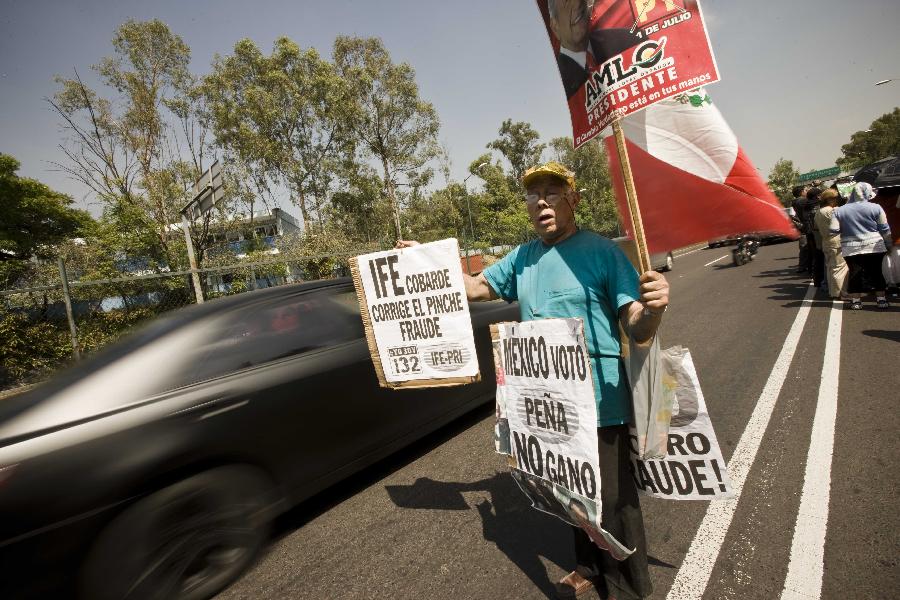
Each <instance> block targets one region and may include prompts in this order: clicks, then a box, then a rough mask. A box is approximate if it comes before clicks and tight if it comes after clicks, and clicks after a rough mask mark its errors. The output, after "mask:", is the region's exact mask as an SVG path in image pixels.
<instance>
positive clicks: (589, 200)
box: [550, 137, 620, 237]
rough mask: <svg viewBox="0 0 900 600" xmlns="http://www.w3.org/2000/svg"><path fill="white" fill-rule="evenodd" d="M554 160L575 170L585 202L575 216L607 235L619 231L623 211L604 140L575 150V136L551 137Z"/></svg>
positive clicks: (576, 179)
mask: <svg viewBox="0 0 900 600" xmlns="http://www.w3.org/2000/svg"><path fill="white" fill-rule="evenodd" d="M550 148H551V150H552V153H553V155H554V160H557V161H559V162H561V163H562V164H564V165H566V166H567V167H568V168H570V169H572V170H573V171H574V172H575V184H576V185H577V186H578V189H579V190H581V202H580V203H579V204H578V209H577V210H576V213H575V216H576V218H577V220H578V224H579V226H581V227H584V228H586V229H590V230H592V231H596V232H597V233H599V234H600V235H603V236H606V237H615V236H617V235H618V234H619V232H620V228H619V212H618V207H617V205H616V197H615V192H614V191H613V187H612V180H611V179H610V174H609V159H608V157H607V156H606V150H605V149H604V147H603V144H602V142H598V141H595V142H590V143H587V144H583V145H582V146H581V147H579V148H578V150H575V148H574V146H573V144H572V138H569V137H558V138H553V139H552V140H550Z"/></svg>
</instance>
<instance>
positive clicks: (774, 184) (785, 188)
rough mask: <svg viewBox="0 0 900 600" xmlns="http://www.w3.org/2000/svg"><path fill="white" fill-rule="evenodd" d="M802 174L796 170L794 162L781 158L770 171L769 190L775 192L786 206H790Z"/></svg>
mask: <svg viewBox="0 0 900 600" xmlns="http://www.w3.org/2000/svg"><path fill="white" fill-rule="evenodd" d="M799 177H800V172H799V171H797V169H795V168H794V162H793V161H790V160H787V159H785V158H779V159H778V161H776V162H775V166H773V167H772V170H771V171H769V181H768V183H769V189H771V190H772V192H774V194H775V195H776V196H778V199H779V200H781V203H782V204H783V205H784V206H790V205H791V201H792V200H793V199H794V195H793V194H792V193H791V190H792V189H793V188H794V186H795V185H797V181H798V178H799Z"/></svg>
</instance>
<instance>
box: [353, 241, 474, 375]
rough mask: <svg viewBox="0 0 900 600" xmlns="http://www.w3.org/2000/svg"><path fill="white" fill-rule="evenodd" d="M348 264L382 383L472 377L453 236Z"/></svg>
mask: <svg viewBox="0 0 900 600" xmlns="http://www.w3.org/2000/svg"><path fill="white" fill-rule="evenodd" d="M350 270H351V272H352V274H353V283H354V285H355V287H356V293H357V296H358V298H359V305H360V312H361V314H362V318H363V324H364V325H365V330H366V340H367V342H368V344H369V351H370V353H371V355H372V362H373V363H374V365H375V372H376V374H377V376H378V381H379V383H380V384H381V385H382V387H390V388H405V387H437V386H447V385H461V384H465V383H472V382H474V381H479V379H480V374H479V370H478V357H477V355H476V353H475V338H474V336H473V334H472V321H471V319H470V317H469V304H468V301H467V300H466V290H465V282H464V281H463V275H462V267H461V266H460V262H459V244H458V243H457V241H456V240H455V239H446V240H440V241H438V242H432V243H430V244H420V245H418V246H413V247H411V248H404V249H398V250H387V251H385V252H374V253H372V254H364V255H361V256H357V257H354V258H353V259H351V261H350Z"/></svg>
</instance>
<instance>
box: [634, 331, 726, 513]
mask: <svg viewBox="0 0 900 600" xmlns="http://www.w3.org/2000/svg"><path fill="white" fill-rule="evenodd" d="M666 352H667V353H669V354H670V356H671V357H672V358H673V360H671V361H669V364H667V365H666V366H667V369H670V370H669V375H671V376H673V377H674V378H675V379H676V388H675V406H673V410H672V421H671V423H670V424H669V440H668V441H669V443H668V452H667V456H666V457H665V458H660V459H653V460H641V459H640V458H639V456H638V444H637V441H638V437H637V434H636V432H635V431H634V429H633V428H632V430H631V436H630V437H631V464H632V476H633V477H634V482H635V484H637V487H638V491H639V492H640V493H642V494H644V495H647V496H652V497H654V498H668V499H670V500H718V499H724V498H730V497H731V496H732V491H731V480H730V479H729V477H728V472H727V470H726V468H725V460H724V459H723V458H722V451H721V449H720V448H719V442H718V440H717V439H716V434H715V432H714V431H713V427H712V422H711V421H710V419H709V412H708V411H707V410H706V402H705V401H704V400H703V392H702V391H701V390H700V382H699V380H698V379H697V371H696V370H695V369H694V362H693V361H692V360H691V354H690V352H688V350H687V349H684V348H670V349H668V350H666ZM676 357H677V358H676Z"/></svg>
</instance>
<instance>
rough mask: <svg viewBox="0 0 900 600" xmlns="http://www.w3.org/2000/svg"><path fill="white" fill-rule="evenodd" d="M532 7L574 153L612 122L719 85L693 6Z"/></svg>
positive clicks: (662, 0)
mask: <svg viewBox="0 0 900 600" xmlns="http://www.w3.org/2000/svg"><path fill="white" fill-rule="evenodd" d="M591 5H592V6H593V10H591V8H590V7H591ZM538 8H539V9H540V11H541V14H542V15H543V17H544V24H545V26H546V27H547V33H548V34H549V36H550V44H551V46H552V48H553V54H554V56H555V57H556V62H557V66H558V67H559V73H560V77H561V79H562V82H563V87H564V89H565V92H566V98H568V103H569V113H570V115H571V117H572V131H573V138H574V140H575V147H576V148H578V146H580V145H581V144H583V143H585V142H587V141H588V140H590V139H591V138H593V137H594V136H596V135H597V134H599V133H600V132H601V131H602V130H603V129H604V128H605V127H606V126H608V125H609V124H610V123H612V122H613V121H614V120H615V119H617V118H621V117H624V116H625V115H628V114H630V113H634V112H636V111H639V110H642V109H644V108H646V107H648V106H650V105H651V104H653V103H655V102H659V101H660V100H663V99H665V98H670V97H672V96H676V95H679V94H684V93H685V92H688V91H690V90H693V89H695V88H698V87H700V86H702V85H708V84H710V83H713V82H715V81H719V71H718V68H717V67H716V62H715V58H714V57H713V53H712V48H711V47H710V45H709V37H708V35H707V32H706V26H705V24H704V22H703V15H702V13H701V11H700V5H699V3H698V1H697V0H597V1H596V2H593V3H589V2H588V1H587V0H538Z"/></svg>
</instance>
